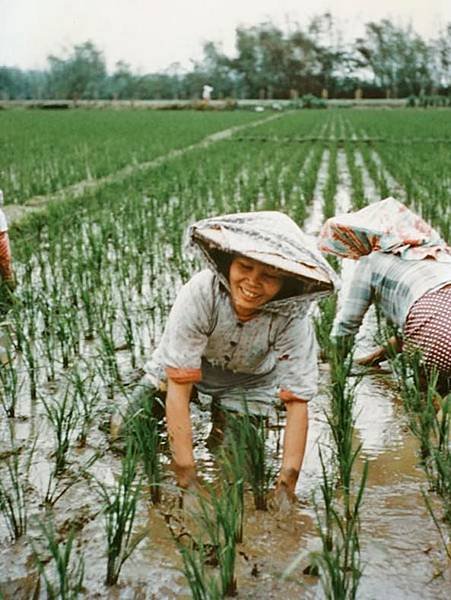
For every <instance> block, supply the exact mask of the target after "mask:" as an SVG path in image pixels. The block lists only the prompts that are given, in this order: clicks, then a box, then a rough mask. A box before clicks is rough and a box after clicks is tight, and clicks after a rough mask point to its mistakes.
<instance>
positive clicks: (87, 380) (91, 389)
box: [69, 365, 100, 446]
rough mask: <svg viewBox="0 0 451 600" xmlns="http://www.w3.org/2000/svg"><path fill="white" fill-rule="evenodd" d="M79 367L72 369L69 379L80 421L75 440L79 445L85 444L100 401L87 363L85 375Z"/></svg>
mask: <svg viewBox="0 0 451 600" xmlns="http://www.w3.org/2000/svg"><path fill="white" fill-rule="evenodd" d="M80 367H81V365H80ZM80 367H79V368H77V369H74V370H73V372H72V373H71V375H70V378H69V380H70V383H71V385H72V388H73V390H74V403H75V405H76V406H77V410H78V414H79V417H80V419H79V421H80V422H81V424H80V429H79V432H78V436H77V440H78V444H79V445H80V446H85V444H86V438H87V436H88V433H89V429H90V428H91V426H92V423H93V421H94V419H95V418H96V416H97V412H96V409H97V406H98V404H99V401H100V393H99V390H98V388H97V385H96V384H95V382H94V376H93V373H91V372H90V371H89V369H88V368H87V365H85V367H86V369H85V370H86V373H87V375H84V376H83V375H82V373H81V368H80Z"/></svg>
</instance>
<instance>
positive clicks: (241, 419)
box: [228, 410, 275, 510]
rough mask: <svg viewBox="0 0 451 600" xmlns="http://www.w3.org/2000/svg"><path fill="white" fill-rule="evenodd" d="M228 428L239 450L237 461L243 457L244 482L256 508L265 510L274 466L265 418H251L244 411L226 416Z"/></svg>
mask: <svg viewBox="0 0 451 600" xmlns="http://www.w3.org/2000/svg"><path fill="white" fill-rule="evenodd" d="M228 427H230V430H231V435H232V436H233V437H234V438H235V441H234V442H233V443H234V444H235V445H236V446H238V447H239V448H241V449H242V450H241V451H240V452H239V453H238V452H236V460H239V461H240V462H241V460H242V458H243V457H244V467H245V477H246V482H247V483H248V484H249V485H250V487H251V489H252V494H253V496H254V504H255V508H256V509H257V510H267V509H268V492H269V490H270V489H271V486H272V483H273V479H274V474H275V468H274V465H273V463H272V462H271V461H270V460H269V458H268V455H267V452H266V426H265V420H264V419H262V418H259V417H253V416H252V415H251V414H250V413H249V412H248V411H247V410H246V412H244V413H243V414H240V415H230V416H229V417H228Z"/></svg>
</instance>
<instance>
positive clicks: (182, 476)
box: [172, 461, 197, 490]
mask: <svg viewBox="0 0 451 600" xmlns="http://www.w3.org/2000/svg"><path fill="white" fill-rule="evenodd" d="M172 470H173V471H174V473H175V478H176V480H177V485H178V486H179V488H181V489H182V490H187V489H189V488H191V487H193V486H196V484H197V477H196V466H195V465H179V464H177V463H176V462H175V461H172Z"/></svg>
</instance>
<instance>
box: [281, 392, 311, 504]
mask: <svg viewBox="0 0 451 600" xmlns="http://www.w3.org/2000/svg"><path fill="white" fill-rule="evenodd" d="M286 407H287V422H286V425H285V435H284V440H283V457H282V467H281V469H280V474H279V477H278V480H277V491H278V492H280V491H282V489H284V490H285V491H286V492H287V495H288V496H289V497H290V498H291V499H293V498H294V490H295V487H296V482H297V479H298V476H299V472H300V470H301V467H302V463H303V460H304V452H305V445H306V442H307V431H308V406H307V402H304V401H299V400H298V401H296V400H294V401H292V402H288V403H287V404H286Z"/></svg>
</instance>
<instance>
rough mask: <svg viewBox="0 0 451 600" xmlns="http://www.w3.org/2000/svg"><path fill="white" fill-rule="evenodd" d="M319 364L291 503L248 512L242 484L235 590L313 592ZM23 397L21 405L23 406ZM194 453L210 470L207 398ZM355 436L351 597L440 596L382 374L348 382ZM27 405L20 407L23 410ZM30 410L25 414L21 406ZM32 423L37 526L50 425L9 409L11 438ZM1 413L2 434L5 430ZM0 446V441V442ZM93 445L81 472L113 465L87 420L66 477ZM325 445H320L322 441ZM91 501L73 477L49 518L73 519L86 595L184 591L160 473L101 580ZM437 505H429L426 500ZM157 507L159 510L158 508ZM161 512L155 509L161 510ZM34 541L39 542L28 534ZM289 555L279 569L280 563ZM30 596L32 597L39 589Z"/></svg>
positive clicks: (409, 461)
mask: <svg viewBox="0 0 451 600" xmlns="http://www.w3.org/2000/svg"><path fill="white" fill-rule="evenodd" d="M327 383H328V369H327V366H326V365H322V368H321V384H322V390H323V391H322V393H321V394H319V395H318V397H317V399H316V400H315V401H314V402H313V403H312V404H311V407H310V431H309V441H308V448H307V453H306V459H305V464H304V468H303V472H302V475H301V477H300V480H299V484H298V489H297V495H298V499H299V503H298V505H297V506H296V507H295V508H294V509H293V511H292V512H291V513H290V514H289V515H286V514H279V513H278V512H277V510H276V509H275V507H271V508H270V510H269V511H268V512H261V511H255V510H254V508H253V505H252V499H251V497H250V495H248V496H247V498H246V520H245V526H244V542H243V543H242V544H239V546H238V557H237V577H238V589H239V597H241V598H280V597H281V596H283V597H284V598H286V599H291V598H293V599H295V598H300V597H302V598H317V597H321V596H322V593H321V590H320V586H319V582H318V580H317V579H316V578H315V577H311V576H307V575H304V574H303V570H304V569H305V567H306V566H307V565H308V564H309V552H311V551H313V550H317V549H318V548H319V540H318V536H317V534H316V530H315V516H314V511H313V506H312V494H313V493H315V492H316V494H317V496H318V497H319V492H318V490H319V484H320V481H321V473H320V464H319V458H318V449H319V447H320V446H321V448H322V450H323V453H324V454H325V455H326V456H328V443H329V436H328V426H327V424H326V422H325V418H324V411H325V409H326V407H327V393H326V388H327ZM26 404H27V403H25V404H24V405H23V406H22V407H21V409H20V412H21V414H23V413H25V412H26V411H28V410H30V406H29V405H28V407H27V406H26ZM193 411H194V423H195V440H196V456H197V460H198V464H199V470H200V471H201V472H202V474H203V476H204V477H205V479H207V480H214V478H215V474H216V469H215V460H214V457H213V456H212V455H211V453H210V451H209V450H208V448H207V447H206V444H205V440H206V437H207V435H208V432H209V429H210V419H209V410H208V408H207V407H201V406H198V405H196V406H194V407H193ZM355 411H356V413H355V416H356V440H355V441H356V443H362V457H363V458H367V459H368V460H369V462H370V471H369V481H368V485H367V489H366V492H365V500H364V505H363V509H362V514H361V518H362V540H361V541H362V557H363V563H364V573H363V577H362V581H361V587H360V593H359V597H360V598H365V599H366V598H381V597H388V598H400V599H401V598H418V599H420V598H421V599H424V598H434V599H437V598H448V597H449V589H450V585H451V570H450V568H449V564H448V567H447V563H446V560H445V558H444V556H443V552H442V549H441V541H440V538H439V536H438V533H437V531H436V529H435V527H434V525H433V523H432V521H431V518H430V516H429V515H428V514H427V511H426V509H425V506H424V501H423V498H422V495H421V489H422V488H424V489H427V485H426V481H425V479H424V477H423V475H422V471H421V470H420V468H419V467H418V465H417V455H416V450H417V446H416V443H415V442H414V440H413V439H412V437H411V436H410V434H409V433H408V430H407V426H406V422H405V417H404V414H403V410H402V407H401V405H400V401H399V400H398V398H397V397H396V395H395V393H394V392H393V386H392V383H391V381H390V376H389V375H387V374H384V373H383V374H378V375H375V374H372V375H369V376H365V377H364V378H363V379H362V381H361V382H360V383H359V385H358V387H357V390H356V405H355ZM31 412H32V411H31ZM28 414H30V413H28ZM33 422H34V429H35V430H38V431H39V432H40V437H39V444H38V449H37V452H36V455H35V459H34V461H33V467H32V469H31V473H30V480H31V484H32V493H31V494H30V536H31V537H32V538H33V539H35V540H38V539H39V537H40V533H39V529H38V527H37V518H38V517H39V519H41V520H42V518H43V508H42V498H43V495H44V494H45V489H46V486H47V483H48V474H49V472H50V464H51V463H50V460H51V457H50V454H51V447H52V444H51V442H50V438H51V434H50V431H49V430H48V427H46V425H45V419H44V418H43V416H42V415H40V414H39V413H38V414H35V416H34V417H33V418H32V419H30V418H26V415H25V414H23V418H21V419H17V420H16V424H15V427H14V435H15V438H16V442H17V443H18V444H20V443H25V441H26V440H27V438H28V437H29V436H30V433H31V432H30V430H31V427H32V423H33ZM279 432H280V428H275V429H274V430H273V431H272V432H271V434H270V442H271V445H272V448H273V449H274V448H276V446H277V444H278V443H279V442H280V439H279ZM5 435H6V429H5V422H4V421H3V424H2V438H3V440H5ZM3 449H5V445H3V444H2V450H3ZM94 451H99V452H100V455H101V456H100V458H99V459H98V461H97V462H96V463H95V465H94V466H93V467H91V469H90V471H91V473H92V475H94V476H95V477H96V478H97V479H99V480H100V481H102V482H104V483H106V484H111V483H112V482H113V481H114V479H115V477H116V476H117V474H118V472H119V466H120V458H119V456H118V455H117V453H114V452H112V451H111V448H109V446H108V439H107V437H106V436H105V434H103V433H102V432H100V431H99V430H98V429H96V428H94V429H93V430H92V432H91V434H90V437H89V442H88V446H87V448H85V449H83V450H78V451H77V452H76V453H75V454H74V455H73V456H71V461H72V464H71V466H70V468H69V475H68V477H67V478H66V482H67V481H70V480H71V478H72V480H74V479H75V476H76V474H77V472H79V470H80V468H81V465H83V464H84V463H85V462H86V461H87V460H88V458H89V457H90V456H92V454H93V452H94ZM329 455H330V452H329ZM100 509H101V503H100V500H99V497H98V494H97V493H96V485H95V482H94V481H93V480H92V479H90V480H88V479H81V480H80V481H79V482H78V483H76V484H75V485H73V487H72V488H71V489H69V490H68V491H67V492H66V493H65V494H64V495H63V496H62V497H61V499H60V500H58V502H57V503H56V505H55V509H54V514H55V520H56V527H57V530H58V532H59V534H60V535H61V538H62V539H64V537H65V536H67V533H68V532H69V531H70V528H71V527H72V526H74V527H75V528H76V530H77V551H78V552H79V553H81V554H83V556H84V559H85V565H86V566H85V579H84V581H85V588H86V595H87V597H90V598H106V597H108V598H168V599H170V598H185V597H186V598H189V597H190V594H189V591H188V588H187V585H186V581H185V578H184V576H183V575H182V574H181V571H180V569H181V566H182V565H181V560H180V557H179V556H178V553H177V551H176V548H175V545H174V542H173V540H172V537H171V534H170V531H169V529H168V526H167V524H166V521H167V519H168V518H169V521H170V522H171V524H172V527H173V529H174V531H175V532H177V533H180V532H183V531H193V530H194V529H195V527H196V526H195V521H194V522H193V519H192V518H191V517H190V516H189V514H188V513H187V512H184V511H181V510H180V509H179V508H178V494H177V492H176V490H175V489H174V487H173V483H172V480H171V478H170V476H168V478H167V481H166V483H165V488H164V502H163V504H162V507H161V508H158V509H156V508H153V507H152V506H150V505H148V504H147V503H146V502H145V501H143V502H142V503H141V504H140V506H139V510H138V514H137V518H136V523H135V528H134V531H135V533H136V534H139V533H142V534H143V536H144V538H143V540H142V541H141V543H140V545H139V546H138V549H137V550H136V551H135V553H134V554H133V556H132V558H131V559H129V561H128V562H126V563H125V565H124V567H123V570H122V573H121V577H120V582H119V585H118V586H116V587H114V588H111V589H109V590H108V589H107V588H105V586H104V584H103V579H104V574H105V570H106V562H105V556H104V554H105V542H104V539H105V534H104V530H103V520H102V516H101V514H100ZM437 509H439V506H438V505H437ZM168 515H170V516H169V517H168ZM165 517H166V518H165ZM6 536H7V531H6V529H5V527H4V525H3V523H2V525H1V528H0V539H1V545H0V590H1V591H2V593H3V594H4V597H5V598H12V597H15V598H24V599H25V598H30V597H32V593H33V590H34V589H35V585H36V580H37V577H36V573H35V569H34V567H33V557H32V549H31V546H30V544H29V543H25V542H24V541H21V542H18V543H16V544H10V543H9V542H8V541H7V539H6ZM37 546H39V543H37ZM294 563H296V566H293V568H292V569H291V571H290V574H289V575H288V576H286V577H284V573H285V571H286V569H287V567H288V566H290V565H293V564H294ZM38 597H41V598H44V597H45V593H44V591H43V590H41V592H40V594H39V595H38Z"/></svg>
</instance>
